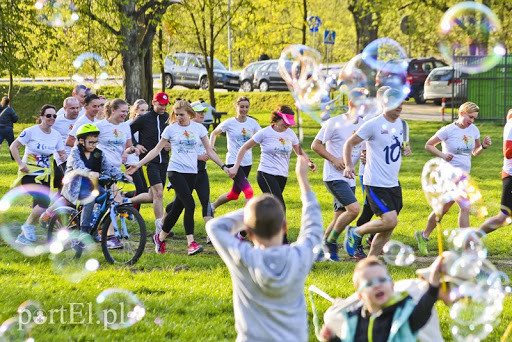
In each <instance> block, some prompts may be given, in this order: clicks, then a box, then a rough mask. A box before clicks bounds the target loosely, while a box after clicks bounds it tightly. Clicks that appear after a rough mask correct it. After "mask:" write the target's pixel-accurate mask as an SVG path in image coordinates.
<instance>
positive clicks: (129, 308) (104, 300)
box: [96, 288, 146, 330]
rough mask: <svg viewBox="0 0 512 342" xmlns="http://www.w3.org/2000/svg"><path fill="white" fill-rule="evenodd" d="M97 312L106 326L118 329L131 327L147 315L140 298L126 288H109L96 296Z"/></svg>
mask: <svg viewBox="0 0 512 342" xmlns="http://www.w3.org/2000/svg"><path fill="white" fill-rule="evenodd" d="M96 304H97V306H96V312H97V314H98V317H99V318H100V322H101V323H102V324H103V326H104V327H106V328H109V329H113V330H118V329H124V328H129V327H131V326H132V325H134V324H135V323H137V322H139V321H140V320H142V318H144V316H145V315H146V309H145V308H144V305H143V304H142V302H141V301H140V299H139V298H137V296H136V295H135V294H133V293H132V292H130V291H128V290H124V289H114V288H112V289H107V290H105V291H103V292H101V293H100V294H99V295H98V297H97V298H96Z"/></svg>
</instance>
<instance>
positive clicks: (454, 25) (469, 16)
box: [439, 1, 506, 74]
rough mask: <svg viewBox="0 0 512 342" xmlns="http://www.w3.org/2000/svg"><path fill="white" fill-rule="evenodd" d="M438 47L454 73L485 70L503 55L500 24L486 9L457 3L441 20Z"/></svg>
mask: <svg viewBox="0 0 512 342" xmlns="http://www.w3.org/2000/svg"><path fill="white" fill-rule="evenodd" d="M439 33H440V44H439V48H440V51H441V53H442V55H443V57H444V58H445V59H446V60H447V61H450V62H451V63H452V64H453V65H454V67H455V68H456V69H458V70H461V71H463V72H466V73H469V74H476V73H480V72H484V71H487V70H489V69H491V68H493V67H494V66H495V65H497V64H498V63H499V61H500V60H501V58H502V57H503V56H504V55H505V54H506V48H505V46H504V44H503V43H502V42H501V39H500V38H501V37H500V36H501V35H502V32H501V23H500V21H499V19H498V17H497V16H496V14H494V12H493V11H492V10H491V9H490V8H489V7H487V6H485V5H483V4H481V3H478V2H474V1H465V2H460V3H458V4H456V5H454V6H452V7H450V9H448V11H446V13H445V14H444V15H443V18H442V19H441V25H440V30H439Z"/></svg>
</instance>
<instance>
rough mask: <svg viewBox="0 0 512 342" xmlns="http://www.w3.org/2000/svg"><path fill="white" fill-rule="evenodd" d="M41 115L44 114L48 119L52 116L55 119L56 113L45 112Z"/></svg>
mask: <svg viewBox="0 0 512 342" xmlns="http://www.w3.org/2000/svg"><path fill="white" fill-rule="evenodd" d="M43 116H46V117H47V118H48V119H49V118H51V117H53V118H54V119H57V114H45V115H43Z"/></svg>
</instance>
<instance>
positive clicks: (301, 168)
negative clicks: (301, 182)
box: [295, 155, 314, 179]
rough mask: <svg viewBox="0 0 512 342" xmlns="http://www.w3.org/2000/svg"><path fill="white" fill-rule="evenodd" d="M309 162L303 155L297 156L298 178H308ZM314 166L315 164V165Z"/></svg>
mask: <svg viewBox="0 0 512 342" xmlns="http://www.w3.org/2000/svg"><path fill="white" fill-rule="evenodd" d="M309 163H310V162H309V161H308V159H307V158H306V157H304V156H303V155H298V156H297V165H296V166H295V173H296V174H297V178H302V179H304V178H307V177H308V172H309V168H310V166H309ZM313 165H314V164H313Z"/></svg>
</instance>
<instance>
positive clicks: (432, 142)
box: [425, 135, 453, 162]
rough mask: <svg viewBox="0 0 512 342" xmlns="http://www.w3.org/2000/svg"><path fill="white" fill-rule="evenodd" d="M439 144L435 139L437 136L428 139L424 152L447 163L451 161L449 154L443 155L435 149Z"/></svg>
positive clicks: (439, 140) (451, 156)
mask: <svg viewBox="0 0 512 342" xmlns="http://www.w3.org/2000/svg"><path fill="white" fill-rule="evenodd" d="M440 142H441V139H439V138H438V137H437V135H434V136H433V137H432V138H430V139H428V141H427V142H426V143H425V150H427V151H428V152H430V153H431V154H433V155H434V156H436V157H439V158H442V159H444V160H446V161H447V162H449V161H450V160H452V159H453V155H452V154H450V153H443V152H441V151H439V149H438V148H437V147H436V146H437V145H438V144H439V143H440Z"/></svg>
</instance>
